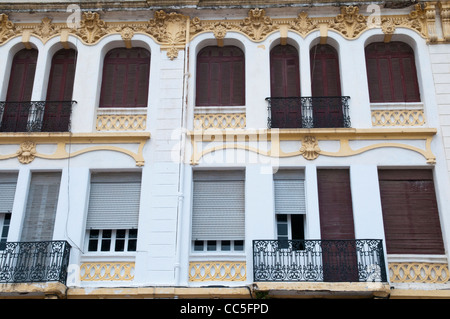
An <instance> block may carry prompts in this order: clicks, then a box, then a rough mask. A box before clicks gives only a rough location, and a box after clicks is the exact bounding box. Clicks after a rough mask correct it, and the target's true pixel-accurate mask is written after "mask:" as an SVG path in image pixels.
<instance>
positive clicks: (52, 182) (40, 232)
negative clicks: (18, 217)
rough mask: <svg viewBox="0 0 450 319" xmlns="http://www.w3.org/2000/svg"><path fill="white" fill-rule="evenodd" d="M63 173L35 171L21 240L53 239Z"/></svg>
mask: <svg viewBox="0 0 450 319" xmlns="http://www.w3.org/2000/svg"><path fill="white" fill-rule="evenodd" d="M60 182H61V173H59V172H58V173H33V175H32V176H31V183H30V189H29V193H28V199H27V208H26V212H25V219H24V224H23V228H22V237H21V241H47V240H52V239H53V228H54V224H55V216H56V207H57V205H58V196H59V187H60Z"/></svg>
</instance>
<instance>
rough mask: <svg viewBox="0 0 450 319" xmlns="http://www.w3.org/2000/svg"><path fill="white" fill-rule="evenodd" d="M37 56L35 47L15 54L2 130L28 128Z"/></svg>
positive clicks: (23, 129) (16, 130) (22, 129)
mask: <svg viewBox="0 0 450 319" xmlns="http://www.w3.org/2000/svg"><path fill="white" fill-rule="evenodd" d="M37 56H38V51H37V50H35V49H30V50H26V49H24V50H21V51H19V52H17V53H16V55H15V56H14V59H13V62H12V66H11V74H10V77H9V83H8V92H7V95H6V101H7V102H10V103H6V105H5V109H4V111H3V118H2V125H1V130H2V131H9V132H25V131H26V130H27V122H28V115H29V109H30V103H29V102H30V101H31V94H32V91H33V83H34V75H35V71H36V63H37ZM11 102H16V103H11Z"/></svg>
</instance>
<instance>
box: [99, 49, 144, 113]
mask: <svg viewBox="0 0 450 319" xmlns="http://www.w3.org/2000/svg"><path fill="white" fill-rule="evenodd" d="M149 74H150V53H149V52H148V51H147V50H146V49H143V48H132V49H125V48H118V49H113V50H111V51H109V52H108V53H107V55H106V56H105V60H104V62H103V78H102V89H101V94H100V107H146V106H147V98H148V81H149Z"/></svg>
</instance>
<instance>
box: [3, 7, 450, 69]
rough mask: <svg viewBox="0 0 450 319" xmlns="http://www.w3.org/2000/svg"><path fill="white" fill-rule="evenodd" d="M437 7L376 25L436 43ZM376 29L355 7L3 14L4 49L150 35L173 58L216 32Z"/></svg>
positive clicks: (447, 34)
mask: <svg viewBox="0 0 450 319" xmlns="http://www.w3.org/2000/svg"><path fill="white" fill-rule="evenodd" d="M436 5H437V4H436V3H434V2H433V3H427V4H426V5H424V7H422V6H421V5H416V6H414V7H413V9H412V11H411V12H410V13H409V14H403V15H385V16H382V17H381V18H380V21H381V24H380V25H378V26H376V27H380V28H381V30H383V32H384V33H385V34H387V35H392V34H393V33H394V32H395V30H396V29H397V28H408V29H412V30H414V31H416V32H417V33H418V34H420V35H421V36H422V37H423V38H426V39H428V40H430V42H436V31H435V29H433V26H434V24H435V15H436ZM438 6H439V9H440V13H441V16H442V26H443V31H444V38H445V39H450V18H449V17H450V13H449V12H450V2H444V3H442V2H439V4H438ZM371 28H373V26H372V25H371V24H369V23H368V16H365V15H363V14H361V13H360V12H359V8H358V7H356V6H343V7H341V8H340V13H339V14H337V15H336V16H335V17H310V16H309V15H308V13H307V12H305V11H301V12H300V13H298V14H297V16H295V17H293V18H272V17H269V16H268V15H267V14H266V11H265V9H260V8H256V9H251V10H249V11H248V15H247V17H245V18H243V19H236V20H233V19H225V20H202V19H200V18H198V17H194V18H192V19H191V18H190V17H188V16H187V15H184V14H182V13H177V12H169V13H168V12H165V11H163V10H159V11H155V12H154V17H153V18H151V19H149V20H148V21H120V22H110V21H105V20H103V19H102V18H101V16H100V14H99V13H98V12H83V13H82V16H81V21H80V23H79V26H78V27H76V26H72V27H69V25H68V24H66V23H62V22H57V23H55V22H53V20H52V18H50V17H45V18H43V19H42V20H41V22H40V23H15V22H13V21H11V20H9V17H8V15H6V14H4V13H2V14H0V45H3V44H5V43H6V42H7V41H9V40H10V39H12V38H14V37H18V36H22V41H23V42H24V44H25V45H26V46H29V45H30V44H29V39H30V36H35V37H37V38H39V39H40V40H41V41H42V42H43V43H46V42H47V41H48V40H49V39H51V38H53V37H56V36H60V37H61V42H63V43H67V39H68V36H69V35H72V36H76V37H78V38H79V39H80V40H81V41H82V42H83V43H84V44H86V45H95V44H97V43H98V42H99V41H100V40H101V39H103V38H104V37H106V36H108V35H110V34H120V35H121V37H122V39H123V40H124V42H125V46H126V47H131V43H132V42H131V40H132V38H133V37H134V36H135V35H136V34H145V35H147V36H150V37H151V38H153V39H154V40H155V41H156V42H157V43H158V44H159V45H160V46H161V49H162V50H165V51H167V56H168V57H169V58H170V59H171V60H173V59H175V58H177V56H178V51H179V50H182V49H184V47H185V45H186V43H187V42H189V41H191V40H192V39H193V38H194V37H196V36H198V35H199V34H201V33H205V32H212V33H213V34H214V36H215V37H216V39H217V40H218V42H219V45H220V43H221V41H223V39H224V38H225V36H226V34H227V33H228V32H239V33H242V34H244V35H245V36H247V37H248V38H249V39H251V40H252V41H255V42H260V41H263V40H264V39H266V38H267V36H268V35H270V34H272V33H274V32H282V33H283V34H287V33H286V32H287V31H288V30H290V31H293V32H296V33H298V34H300V35H301V36H302V37H306V36H307V35H308V34H309V33H311V32H313V31H316V30H320V31H321V36H322V33H324V34H326V32H327V30H332V31H335V32H338V33H339V34H341V35H342V36H343V37H344V38H346V39H350V40H351V39H356V38H358V37H359V36H360V35H361V34H362V33H363V32H365V31H367V30H369V29H371Z"/></svg>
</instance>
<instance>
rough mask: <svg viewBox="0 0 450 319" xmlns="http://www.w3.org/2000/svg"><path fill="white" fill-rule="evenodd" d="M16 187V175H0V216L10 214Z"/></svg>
mask: <svg viewBox="0 0 450 319" xmlns="http://www.w3.org/2000/svg"><path fill="white" fill-rule="evenodd" d="M16 185H17V174H16V173H2V174H0V214H2V213H11V212H12V208H13V204H14V196H15V193H16Z"/></svg>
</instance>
